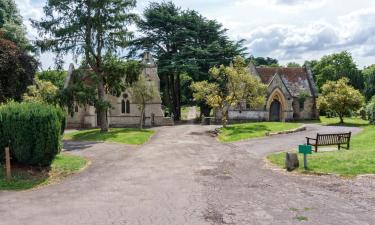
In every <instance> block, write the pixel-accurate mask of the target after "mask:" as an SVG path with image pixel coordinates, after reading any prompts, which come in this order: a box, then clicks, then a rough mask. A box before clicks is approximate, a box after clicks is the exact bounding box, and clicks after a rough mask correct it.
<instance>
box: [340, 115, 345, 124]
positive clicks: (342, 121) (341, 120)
mask: <svg viewBox="0 0 375 225" xmlns="http://www.w3.org/2000/svg"><path fill="white" fill-rule="evenodd" d="M339 117H340V123H344V116H343V115H339Z"/></svg>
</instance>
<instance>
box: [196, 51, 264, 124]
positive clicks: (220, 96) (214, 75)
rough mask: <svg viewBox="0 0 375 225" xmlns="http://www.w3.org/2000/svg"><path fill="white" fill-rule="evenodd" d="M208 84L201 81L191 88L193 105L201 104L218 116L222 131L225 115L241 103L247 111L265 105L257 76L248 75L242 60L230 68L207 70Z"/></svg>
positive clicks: (226, 118)
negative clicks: (194, 101) (245, 104)
mask: <svg viewBox="0 0 375 225" xmlns="http://www.w3.org/2000/svg"><path fill="white" fill-rule="evenodd" d="M209 74H210V77H211V80H212V82H208V81H201V82H195V83H193V84H192V86H191V88H192V89H193V92H194V94H193V96H194V99H195V100H196V101H205V102H206V103H207V105H209V106H211V107H212V108H214V109H215V110H217V111H219V112H220V113H221V118H222V124H223V126H224V127H226V125H227V122H228V111H229V109H230V108H231V107H234V106H236V105H237V104H238V103H239V102H241V101H246V102H247V104H249V105H250V106H251V107H258V106H262V105H264V103H265V96H266V86H265V85H264V84H263V83H262V82H261V81H260V79H259V78H258V77H257V76H253V75H251V74H250V71H249V70H248V68H247V64H246V62H245V60H244V59H243V58H242V57H239V56H238V57H235V58H234V60H233V65H231V66H224V65H221V66H219V67H213V68H211V69H210V72H209Z"/></svg>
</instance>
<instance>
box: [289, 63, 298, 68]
mask: <svg viewBox="0 0 375 225" xmlns="http://www.w3.org/2000/svg"><path fill="white" fill-rule="evenodd" d="M286 67H288V68H299V67H301V65H300V64H299V63H296V62H289V63H287V64H286Z"/></svg>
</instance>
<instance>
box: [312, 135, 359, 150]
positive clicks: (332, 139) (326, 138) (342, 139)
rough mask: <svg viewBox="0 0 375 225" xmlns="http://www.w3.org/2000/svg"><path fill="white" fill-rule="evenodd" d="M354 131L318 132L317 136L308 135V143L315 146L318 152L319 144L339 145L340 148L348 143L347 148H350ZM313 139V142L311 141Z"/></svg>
mask: <svg viewBox="0 0 375 225" xmlns="http://www.w3.org/2000/svg"><path fill="white" fill-rule="evenodd" d="M351 135H352V132H349V133H338V134H319V133H318V134H317V135H316V138H309V137H306V140H307V144H308V145H312V146H314V147H315V152H318V146H327V145H337V146H338V148H339V150H340V149H341V145H343V144H346V149H349V148H350V137H351ZM311 141H313V143H312V142H311Z"/></svg>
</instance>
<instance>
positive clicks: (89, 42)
mask: <svg viewBox="0 0 375 225" xmlns="http://www.w3.org/2000/svg"><path fill="white" fill-rule="evenodd" d="M135 5H136V1H135V0H89V1H87V0H60V1H54V0H49V1H47V5H46V6H45V7H44V14H45V15H44V18H42V20H41V21H33V24H34V26H35V27H36V28H37V29H38V30H39V32H40V34H41V36H42V37H43V39H40V40H39V41H38V42H37V43H38V46H39V47H41V49H42V51H46V50H51V51H53V52H55V53H56V54H57V61H59V59H61V58H60V57H61V56H63V55H65V54H67V53H73V55H74V57H76V58H77V57H82V58H83V59H84V62H85V63H86V65H87V66H88V67H89V69H91V70H92V73H91V75H92V80H93V81H94V86H95V87H96V89H97V92H96V98H95V102H94V105H95V108H96V110H97V113H98V115H99V120H98V123H99V124H100V127H101V130H102V131H103V132H106V131H108V121H107V119H106V112H107V110H108V108H109V107H110V104H109V102H107V101H106V100H105V98H104V96H105V91H106V89H112V88H113V85H115V86H116V89H117V88H118V87H119V86H122V85H118V84H120V83H121V81H122V76H124V75H125V73H123V72H124V70H123V69H125V68H124V67H121V65H118V64H113V63H112V62H114V60H112V59H111V58H110V56H114V55H116V54H117V53H118V52H119V50H120V49H124V48H126V47H127V46H128V43H129V41H130V40H131V38H132V32H130V31H129V29H128V26H129V25H131V24H132V23H133V22H134V20H135V19H136V17H137V16H136V15H135V14H133V13H131V12H130V11H131V10H132V9H133V8H134V7H135ZM105 56H107V57H108V59H110V60H108V61H107V62H106V63H105V62H104V61H105V59H104V57H105ZM110 66H115V68H111V69H108V67H110ZM68 99H71V98H68Z"/></svg>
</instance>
